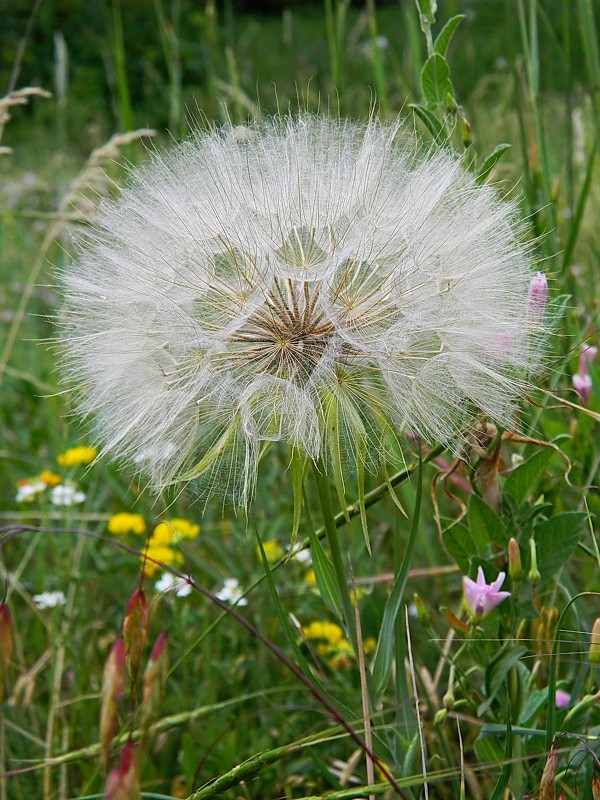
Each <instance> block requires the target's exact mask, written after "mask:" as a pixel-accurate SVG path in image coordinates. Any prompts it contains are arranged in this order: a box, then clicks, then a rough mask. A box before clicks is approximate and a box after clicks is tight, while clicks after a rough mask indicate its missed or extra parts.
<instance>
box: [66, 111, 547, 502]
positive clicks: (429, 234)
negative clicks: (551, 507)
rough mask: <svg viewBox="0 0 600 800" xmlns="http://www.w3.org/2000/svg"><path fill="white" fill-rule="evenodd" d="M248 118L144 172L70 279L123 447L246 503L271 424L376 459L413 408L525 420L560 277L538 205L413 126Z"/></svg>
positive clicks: (421, 420) (153, 469) (109, 436)
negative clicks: (544, 251)
mask: <svg viewBox="0 0 600 800" xmlns="http://www.w3.org/2000/svg"><path fill="white" fill-rule="evenodd" d="M238 134H239V131H236V129H226V130H224V131H211V132H206V133H197V134H196V135H195V137H194V138H193V139H192V140H191V141H188V142H184V143H183V144H181V145H179V146H178V147H176V148H174V149H173V150H172V151H171V152H170V153H166V154H164V155H157V156H155V157H154V159H153V160H152V161H151V163H150V164H149V165H147V166H145V167H141V168H136V169H134V170H133V171H132V174H131V182H130V185H129V187H128V188H126V189H124V190H123V192H122V194H121V197H120V199H118V200H117V201H115V202H112V203H107V204H106V205H105V206H104V207H103V210H102V211H101V213H100V216H99V218H98V219H97V221H96V225H95V227H93V228H91V229H90V230H89V231H88V233H87V234H85V235H84V239H83V240H82V242H81V244H80V252H79V256H78V259H77V263H76V264H75V266H74V267H73V268H72V269H71V270H69V271H68V272H67V273H66V274H65V276H64V281H65V285H66V305H65V313H64V318H63V322H64V333H63V341H64V344H65V349H66V359H65V361H66V373H67V378H68V380H70V382H71V384H72V385H73V386H75V387H76V388H77V391H78V393H79V407H80V410H81V411H82V413H83V415H84V416H86V417H89V418H92V419H94V420H95V425H96V431H97V434H98V437H99V439H101V441H102V442H103V446H104V451H106V452H110V453H112V454H113V455H114V456H115V457H118V458H121V459H123V460H124V461H126V462H128V463H129V464H131V465H132V466H133V467H134V468H137V469H138V470H141V471H143V472H144V473H145V474H146V475H147V477H148V479H149V482H150V484H151V485H152V486H153V487H154V488H155V489H157V490H161V489H164V488H165V487H167V486H169V485H172V484H173V483H174V482H176V481H183V482H189V481H193V482H194V484H195V485H196V486H197V487H198V490H199V491H200V492H202V493H204V494H205V495H208V494H209V493H211V492H213V493H214V492H216V493H220V494H221V496H223V497H224V498H226V497H228V498H230V499H232V500H233V501H234V502H237V503H241V504H246V503H248V501H249V500H250V498H251V496H252V494H253V491H254V486H255V480H256V472H257V469H258V458H259V452H260V449H261V445H262V443H264V442H266V441H281V442H284V443H287V445H288V446H289V447H291V448H293V449H295V450H298V451H300V452H301V453H303V454H304V455H306V456H308V457H309V458H312V459H314V460H324V461H325V463H326V465H330V464H334V465H336V466H337V467H339V466H342V465H343V466H344V468H345V469H346V468H347V469H352V468H356V467H357V466H358V465H361V467H362V466H365V467H367V468H369V469H375V468H376V467H377V466H378V464H379V462H380V461H381V460H382V459H383V460H385V459H386V458H389V457H390V456H391V455H392V453H397V449H396V445H397V442H396V436H397V433H398V431H400V430H402V429H403V428H405V427H409V428H410V429H411V430H412V431H414V432H416V433H419V434H421V435H422V436H423V437H424V438H426V439H428V440H430V441H435V442H443V443H448V444H454V443H456V442H457V439H458V438H459V437H460V435H461V434H462V433H463V432H464V431H465V430H466V429H467V428H468V426H469V425H470V424H471V422H472V420H473V418H474V415H475V414H477V413H479V412H484V413H485V414H487V415H489V416H490V417H491V418H493V419H495V420H496V421H499V422H500V423H502V424H503V425H506V426H509V427H511V426H512V425H513V422H514V411H515V403H516V400H517V399H518V397H519V395H520V394H521V393H522V391H523V384H524V378H525V377H526V375H527V374H528V372H529V371H530V370H531V368H532V367H534V366H535V363H534V362H535V360H536V359H538V358H539V352H540V348H539V346H535V341H534V339H535V337H536V336H537V335H538V334H539V332H540V328H541V325H542V321H543V316H544V307H545V303H546V296H547V283H546V282H545V276H543V275H541V273H538V275H537V276H535V277H533V280H532V275H531V270H530V267H529V263H528V253H527V251H526V249H525V248H524V246H523V245H522V244H521V243H520V227H519V224H518V222H517V213H516V208H515V207H514V206H513V205H511V204H508V203H504V202H501V201H500V200H499V199H498V197H497V194H496V192H495V191H494V189H492V188H491V187H489V186H476V184H475V181H474V179H473V178H472V177H471V176H470V175H468V174H467V173H465V171H464V170H463V168H462V167H461V165H460V163H459V161H458V160H456V159H454V158H452V157H451V156H450V155H449V154H447V153H444V152H428V153H422V152H419V148H418V147H417V146H416V144H415V143H414V141H413V140H412V139H410V137H409V136H408V135H407V134H406V133H405V132H404V131H403V130H402V128H401V127H400V126H399V125H398V124H392V125H388V124H384V123H377V122H374V121H372V122H370V123H369V124H366V125H362V124H355V123H350V122H340V121H335V120H326V119H320V118H317V117H310V116H305V117H301V118H299V119H296V120H293V119H291V118H289V119H288V118H286V119H275V120H273V121H271V122H267V123H263V124H258V123H257V124H256V125H255V126H252V127H250V128H246V129H244V131H243V135H238ZM530 284H531V286H530ZM532 311H533V312H534V313H532ZM457 446H458V443H457ZM395 457H397V456H395Z"/></svg>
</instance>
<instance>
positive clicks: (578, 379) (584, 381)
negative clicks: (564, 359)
mask: <svg viewBox="0 0 600 800" xmlns="http://www.w3.org/2000/svg"><path fill="white" fill-rule="evenodd" d="M597 353H598V348H597V347H594V346H593V345H585V347H584V348H583V350H582V351H581V355H580V356H579V369H578V371H577V372H576V373H575V375H573V388H574V389H575V391H576V392H577V394H578V395H579V398H580V400H581V402H582V403H583V405H584V406H585V405H587V404H588V403H589V402H590V397H591V396H592V378H591V376H590V370H589V367H590V364H591V363H592V362H593V361H594V359H595V358H596V354H597Z"/></svg>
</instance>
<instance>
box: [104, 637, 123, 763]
mask: <svg viewBox="0 0 600 800" xmlns="http://www.w3.org/2000/svg"><path fill="white" fill-rule="evenodd" d="M124 687H125V645H124V643H123V639H121V638H119V639H117V640H116V641H115V643H114V644H113V646H112V649H111V651H110V653H109V654H108V658H107V659H106V664H105V665H104V674H103V675H102V693H101V700H100V744H101V745H102V757H103V760H104V763H106V762H107V760H108V754H109V747H110V743H111V741H112V740H113V738H114V737H115V735H116V734H117V733H118V731H119V715H118V709H119V700H120V699H121V695H122V694H123V689H124Z"/></svg>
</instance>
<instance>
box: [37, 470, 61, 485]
mask: <svg viewBox="0 0 600 800" xmlns="http://www.w3.org/2000/svg"><path fill="white" fill-rule="evenodd" d="M38 480H40V481H41V482H42V483H45V484H46V486H58V484H59V483H60V482H61V481H62V478H61V477H60V475H57V474H56V472H52V471H51V470H49V469H45V470H44V471H43V472H40V474H39V475H38Z"/></svg>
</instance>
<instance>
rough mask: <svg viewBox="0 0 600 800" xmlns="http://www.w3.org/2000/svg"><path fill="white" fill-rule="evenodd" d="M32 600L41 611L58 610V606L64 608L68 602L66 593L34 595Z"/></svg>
mask: <svg viewBox="0 0 600 800" xmlns="http://www.w3.org/2000/svg"><path fill="white" fill-rule="evenodd" d="M32 599H33V602H34V603H35V604H36V606H37V607H38V608H39V609H40V610H43V609H45V608H56V606H64V604H65V603H66V602H67V598H66V597H65V595H64V592H61V591H56V592H42V593H41V594H34V595H33V598H32Z"/></svg>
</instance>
